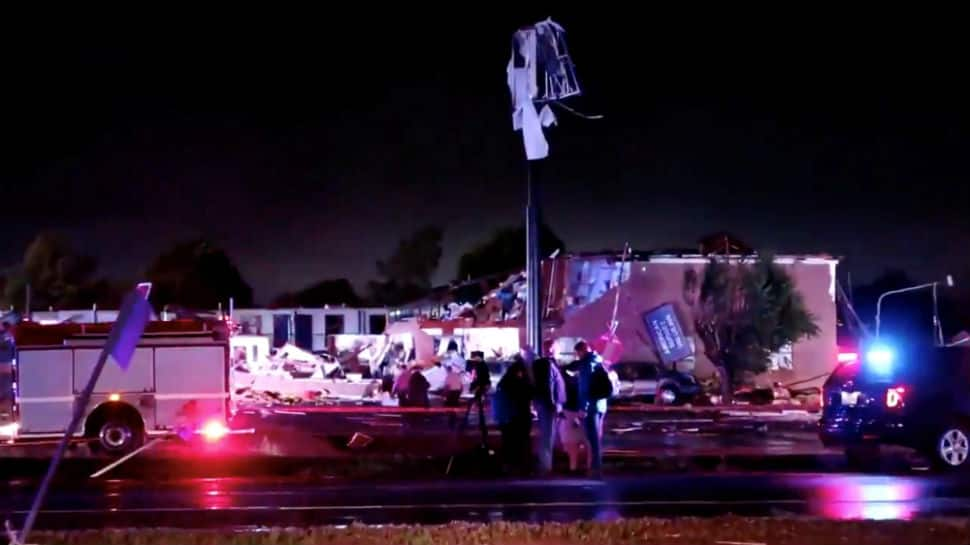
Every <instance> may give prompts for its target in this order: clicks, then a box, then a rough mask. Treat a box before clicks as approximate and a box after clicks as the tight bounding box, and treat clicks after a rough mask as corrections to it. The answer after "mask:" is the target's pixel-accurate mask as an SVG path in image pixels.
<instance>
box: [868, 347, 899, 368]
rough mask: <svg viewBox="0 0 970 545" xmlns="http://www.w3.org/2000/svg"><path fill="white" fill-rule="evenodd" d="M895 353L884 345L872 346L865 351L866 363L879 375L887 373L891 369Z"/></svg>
mask: <svg viewBox="0 0 970 545" xmlns="http://www.w3.org/2000/svg"><path fill="white" fill-rule="evenodd" d="M895 360H896V354H895V353H893V351H892V349H890V348H888V347H886V346H874V347H872V348H870V349H869V351H868V352H866V363H868V364H869V367H870V368H871V369H872V370H873V371H875V372H876V373H879V374H880V375H888V374H889V373H891V372H892V370H893V362H894V361H895Z"/></svg>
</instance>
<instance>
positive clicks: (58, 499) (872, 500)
mask: <svg viewBox="0 0 970 545" xmlns="http://www.w3.org/2000/svg"><path fill="white" fill-rule="evenodd" d="M4 488H5V489H6V490H3V491H2V493H0V512H2V513H3V514H4V515H5V516H7V517H9V518H10V520H11V521H12V522H13V523H14V524H15V525H19V524H20V523H21V522H22V520H23V517H24V515H25V512H26V510H27V509H28V507H29V504H30V501H31V497H32V494H33V492H34V487H33V485H27V484H16V483H14V484H7V485H5V486H4ZM728 513H732V514H738V515H752V516H776V515H796V514H797V515H814V516H821V517H826V518H840V519H845V518H868V519H890V518H891V519H909V518H914V517H926V516H966V515H968V514H970V478H967V477H959V476H935V475H918V476H878V475H854V474H840V475H838V474H837V475H826V474H767V473H761V474H758V473H755V474H710V475H699V474H680V475H653V476H647V477H636V478H619V479H608V480H606V481H595V480H586V479H565V478H563V479H546V480H493V481H446V480H443V481H437V482H427V483H414V482H409V483H397V484H395V483H384V484H375V483H367V484H353V483H350V484H333V485H326V484H324V485H320V484H313V485H310V484H294V483H283V482H279V481H275V482H274V481H265V482H259V481H254V480H251V479H192V480H185V481H180V482H171V483H165V484H145V483H142V482H137V481H125V480H112V481H97V482H91V484H87V485H73V486H71V487H68V488H65V487H59V488H57V489H55V490H53V491H52V493H51V495H50V497H49V499H48V501H47V503H46V505H45V508H44V512H43V513H42V514H41V515H40V517H39V519H38V527H39V528H47V529H80V528H101V527H133V526H151V527H195V528H204V527H238V528H247V527H253V526H268V525H320V524H349V523H352V522H360V523H366V524H389V523H444V522H449V521H453V520H466V521H496V520H521V521H533V522H540V521H568V520H575V519H595V520H608V519H611V518H617V517H629V516H686V515H694V516H709V515H722V514H728Z"/></svg>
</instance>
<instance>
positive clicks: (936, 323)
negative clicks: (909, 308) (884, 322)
mask: <svg viewBox="0 0 970 545" xmlns="http://www.w3.org/2000/svg"><path fill="white" fill-rule="evenodd" d="M939 285H940V283H939V282H929V283H927V284H920V285H918V286H911V287H909V288H902V289H898V290H892V291H887V292H886V293H884V294H882V295H880V296H879V299H877V300H876V338H877V339H878V338H879V326H880V322H881V316H882V300H883V299H885V298H886V297H888V296H890V295H897V294H900V293H908V292H911V291H917V290H923V289H927V288H932V289H933V336H934V337H935V338H936V342H937V344H940V345H942V344H943V326H942V324H940V315H939V311H938V309H937V296H936V292H937V288H938V287H939ZM946 286H947V287H950V288H952V287H953V277H952V276H950V275H947V276H946Z"/></svg>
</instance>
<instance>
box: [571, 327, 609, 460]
mask: <svg viewBox="0 0 970 545" xmlns="http://www.w3.org/2000/svg"><path fill="white" fill-rule="evenodd" d="M575 350H576V361H574V362H573V363H572V365H573V366H575V368H576V371H577V374H578V378H579V391H578V394H579V416H580V418H581V419H582V420H583V424H584V426H585V428H586V439H587V440H588V441H589V446H590V449H589V456H590V462H591V464H590V465H591V466H592V470H593V474H594V475H595V476H599V475H600V474H601V473H602V469H603V455H602V448H601V447H602V444H601V442H602V440H603V420H604V419H605V418H606V398H604V397H598V396H597V395H596V392H595V391H594V388H593V377H594V374H595V373H596V372H597V371H602V372H604V373H605V372H606V371H605V368H603V359H602V358H600V356H599V354H597V353H596V352H594V351H593V350H592V349H591V348H590V347H589V345H588V344H586V342H584V341H579V342H578V343H576V347H575Z"/></svg>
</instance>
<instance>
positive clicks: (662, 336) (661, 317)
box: [643, 303, 693, 364]
mask: <svg viewBox="0 0 970 545" xmlns="http://www.w3.org/2000/svg"><path fill="white" fill-rule="evenodd" d="M643 323H644V325H646V326H647V333H649V334H650V340H651V341H653V346H654V348H656V349H657V353H658V354H659V355H660V359H661V361H663V363H666V364H671V363H674V362H677V361H680V360H682V359H684V358H686V357H687V356H690V355H691V354H692V353H693V350H692V349H691V346H690V344H688V342H687V337H686V336H685V335H684V329H683V328H682V327H681V326H680V320H678V319H677V313H676V312H674V306H673V305H672V304H670V303H667V304H665V305H660V306H659V307H657V308H655V309H653V310H651V311H648V312H645V313H644V314H643Z"/></svg>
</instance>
